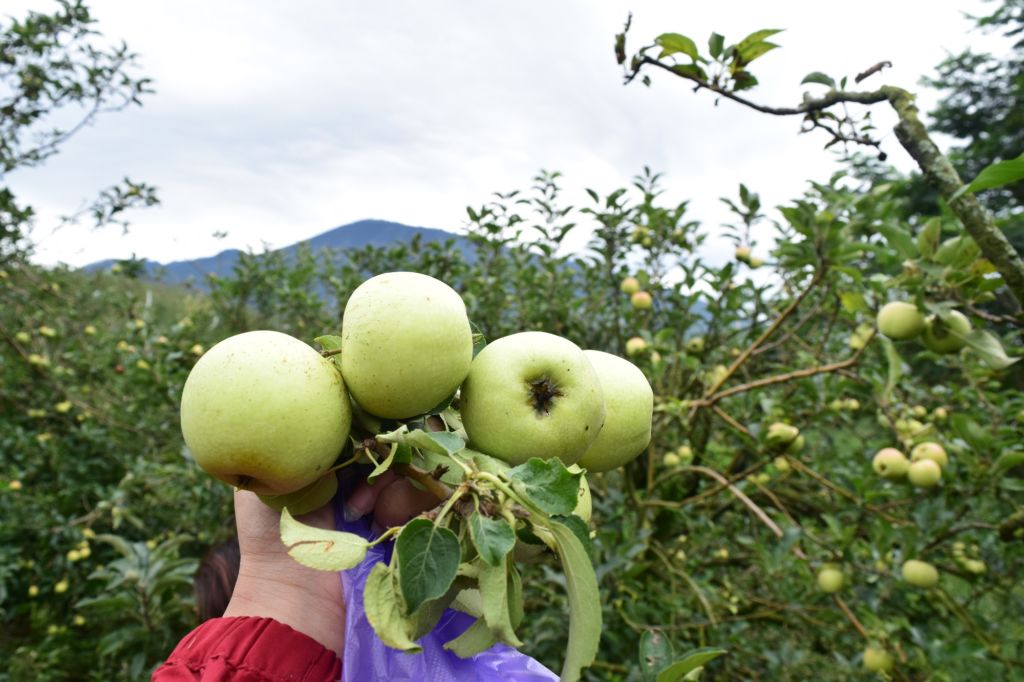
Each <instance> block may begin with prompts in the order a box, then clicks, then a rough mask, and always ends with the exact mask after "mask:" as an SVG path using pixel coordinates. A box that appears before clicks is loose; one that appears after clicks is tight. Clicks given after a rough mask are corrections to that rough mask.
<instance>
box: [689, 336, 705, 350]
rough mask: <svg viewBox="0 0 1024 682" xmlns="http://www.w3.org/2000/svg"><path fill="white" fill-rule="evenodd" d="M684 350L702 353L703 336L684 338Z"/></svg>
mask: <svg viewBox="0 0 1024 682" xmlns="http://www.w3.org/2000/svg"><path fill="white" fill-rule="evenodd" d="M686 352H687V353H703V352H704V337H703V336H691V337H690V338H688V339H687V340H686Z"/></svg>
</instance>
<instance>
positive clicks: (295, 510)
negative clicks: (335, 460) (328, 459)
mask: <svg viewBox="0 0 1024 682" xmlns="http://www.w3.org/2000/svg"><path fill="white" fill-rule="evenodd" d="M337 492H338V477H337V476H336V475H335V474H334V472H331V473H330V474H328V475H326V476H324V477H323V478H318V479H317V480H315V481H313V482H312V483H310V484H309V485H307V486H306V487H305V488H301V489H299V490H296V491H295V492H293V493H288V494H287V495H260V496H259V498H260V500H261V501H262V502H263V504H265V505H267V506H268V507H272V508H273V509H276V510H277V511H281V510H282V509H284V508H285V507H288V511H289V512H290V513H291V514H292V516H300V515H302V514H308V513H309V512H311V511H316V510H317V509H319V508H320V507H322V506H324V505H325V504H327V503H328V502H330V501H331V500H332V499H334V495H335V493H337Z"/></svg>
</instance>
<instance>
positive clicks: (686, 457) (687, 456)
mask: <svg viewBox="0 0 1024 682" xmlns="http://www.w3.org/2000/svg"><path fill="white" fill-rule="evenodd" d="M676 454H677V455H679V459H680V461H683V462H689V461H690V460H692V459H693V448H691V447H690V446H689V445H680V446H679V447H678V448H676Z"/></svg>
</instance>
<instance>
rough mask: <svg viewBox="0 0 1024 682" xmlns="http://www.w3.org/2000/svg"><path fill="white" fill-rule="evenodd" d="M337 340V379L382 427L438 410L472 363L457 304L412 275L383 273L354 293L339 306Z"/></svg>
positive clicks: (450, 293) (434, 284)
mask: <svg viewBox="0 0 1024 682" xmlns="http://www.w3.org/2000/svg"><path fill="white" fill-rule="evenodd" d="M341 338H342V346H341V372H342V374H343V375H344V376H345V383H346V384H347V385H348V389H349V391H351V393H352V397H353V398H354V399H355V401H356V402H357V403H359V405H360V407H362V408H363V409H364V410H366V411H367V412H369V413H371V414H375V415H377V416H378V417H386V418H388V419H407V418H409V417H415V416H416V415H420V414H423V413H424V412H427V411H428V410H430V409H431V408H434V407H436V406H437V405H439V404H440V403H441V402H442V401H444V399H445V398H447V397H449V396H450V395H452V394H453V393H454V392H455V389H457V388H458V387H459V384H461V383H462V381H463V379H465V378H466V374H467V373H468V372H469V364H470V362H472V361H473V332H472V330H471V329H470V326H469V318H468V317H467V316H466V305H465V304H464V303H463V302H462V298H461V297H460V296H459V295H458V294H457V293H456V292H455V290H454V289H452V288H451V287H449V286H448V285H447V284H445V283H444V282H441V281H440V280H436V279H434V278H433V277H428V276H427V275H421V274H418V273H415V272H389V273H385V274H383V275H377V276H376V277H372V278H370V279H368V280H366V281H365V282H363V283H362V284H361V285H359V287H357V288H356V290H355V291H353V292H352V296H350V297H349V299H348V303H347V304H346V305H345V316H344V317H343V318H342V323H341Z"/></svg>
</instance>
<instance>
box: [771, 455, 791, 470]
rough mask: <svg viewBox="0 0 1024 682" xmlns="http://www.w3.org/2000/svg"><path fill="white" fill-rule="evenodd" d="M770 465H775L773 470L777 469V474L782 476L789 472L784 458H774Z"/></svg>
mask: <svg viewBox="0 0 1024 682" xmlns="http://www.w3.org/2000/svg"><path fill="white" fill-rule="evenodd" d="M772 464H774V465H775V468H776V469H778V471H779V473H782V474H784V473H786V472H787V471H789V470H790V466H789V460H788V459H786V458H785V457H781V456H779V457H776V458H775V459H773V460H772Z"/></svg>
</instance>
